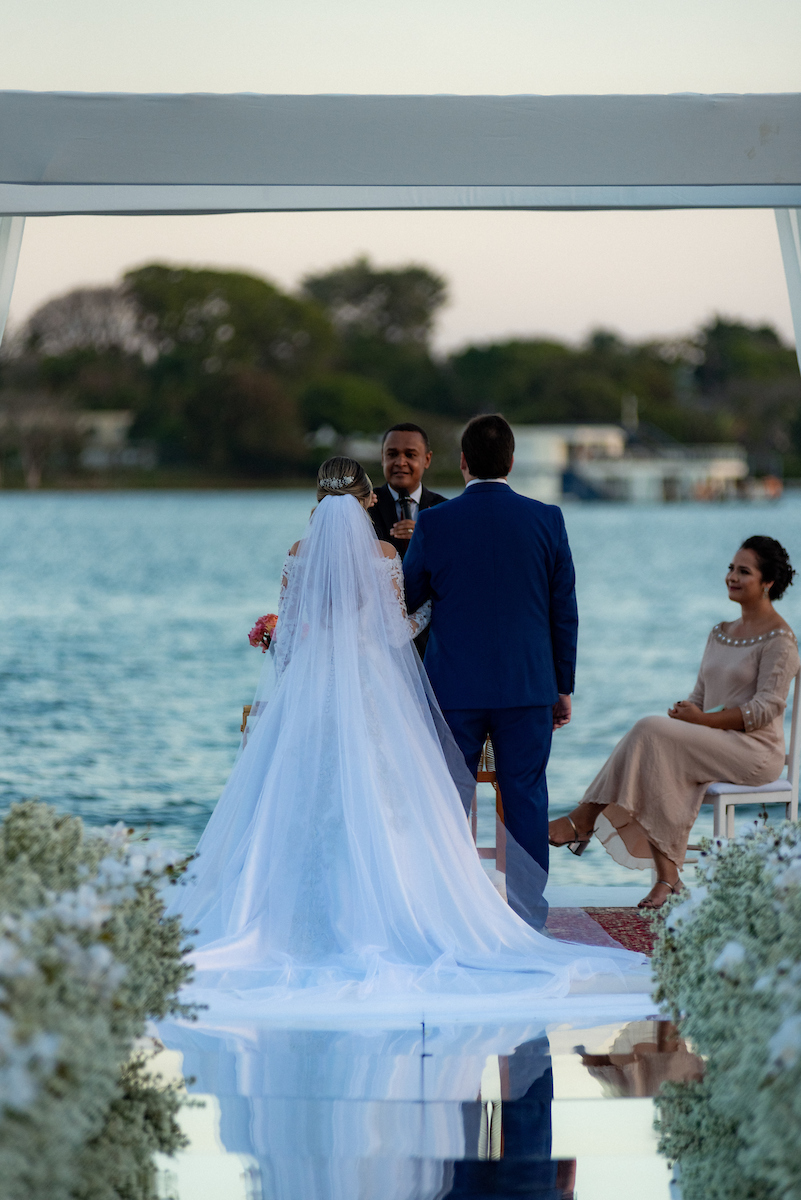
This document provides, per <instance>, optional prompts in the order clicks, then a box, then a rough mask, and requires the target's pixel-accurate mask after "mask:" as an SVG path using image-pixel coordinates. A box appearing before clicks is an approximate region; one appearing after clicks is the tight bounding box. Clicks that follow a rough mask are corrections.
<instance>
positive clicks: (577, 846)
mask: <svg viewBox="0 0 801 1200" xmlns="http://www.w3.org/2000/svg"><path fill="white" fill-rule="evenodd" d="M794 575H795V571H794V570H793V568H792V567H791V566H790V560H789V558H788V556H787V551H786V550H785V549H784V547H783V546H781V545H780V544H779V542H777V541H775V540H774V539H773V538H769V537H751V538H748V540H747V541H745V542H743V544H742V546H741V547H740V549H739V550H738V551H737V553H736V554H735V556H734V560H733V561H732V563H731V565H730V566H729V570H728V573H727V575H726V586H727V588H728V591H729V599H730V600H733V601H735V603H737V604H739V605H740V608H741V610H742V612H741V616H740V618H739V619H738V620H736V621H728V622H725V621H724V622H722V623H721V624H719V625H716V626H715V627H714V629H713V630H712V632H711V633H710V635H709V638H708V639H707V643H706V649H705V650H704V657H703V659H702V662H701V670H700V671H699V673H698V681H697V682H696V685H695V688H694V689H693V692H692V694H691V695H690V696H689V697H688V698H687V699H686V700H679V701H678V702H677V703H676V704H675V705H674V707H673V708H671V709H669V710H668V715H667V716H666V717H644V718H643V719H642V720H641V721H638V722H637V724H636V725H635V726H634V728H633V729H631V730H630V731H629V733H627V734H626V736H625V737H624V738H622V739H621V740H620V741H619V742H618V744H617V746H615V749H614V750H613V751H612V754H611V755H610V757H609V758H608V759H607V761H606V762H605V763H604V765H603V767H602V768H601V770H600V771H599V773H598V774H597V775H596V777H595V779H594V780H593V781H592V783H591V784H590V786H589V787H588V788H587V791H586V792H585V793H584V799H583V800H582V802H581V804H579V806H578V808H576V809H574V810H573V812H572V813H570V815H569V816H567V817H559V818H558V820H555V821H551V822H550V825H549V840H550V843H551V845H552V846H569V848H570V849H571V850H572V851H573V853H574V854H581V853H582V851H583V850H584V849H585V847H586V846H587V845H588V844H589V839H590V836H591V834H593V833H595V834H596V836H597V837H598V838H599V840H600V841H601V844H602V845H603V846H604V848H605V849H606V850H607V851H608V853H609V854H611V855H612V857H613V858H614V859H615V860H616V861H617V862H619V863H621V864H622V865H623V866H626V867H632V868H634V867H638V868H640V869H643V868H646V867H652V866H653V867H654V868H655V869H656V874H657V882H656V883H655V884H654V886H653V887H652V888H651V891H650V892H649V893H648V895H647V896H646V897H645V899H644V900H642V901H641V902H640V908H661V906H662V905H663V904H664V903H665V901H666V900H667V898H668V897H669V896H670V895H671V893H674V892H678V891H679V890H680V888H681V880H680V879H679V869H680V868H681V866H682V864H683V863H684V856H685V853H686V850H687V840H688V838H689V835H690V830H691V828H692V826H693V822H694V821H695V819H696V817H697V816H698V810H699V808H700V807H701V801H702V800H703V797H704V793H705V791H706V789H707V786H708V785H709V784H710V783H712V782H713V781H714V780H716V779H722V780H725V781H726V782H728V783H738V784H746V785H749V786H754V787H759V786H760V785H761V784H764V783H770V782H772V781H773V780H774V779H778V778H779V776H780V775H781V772H782V767H783V766H784V754H785V749H784V722H783V716H784V710H785V707H786V704H787V693H788V691H789V689H790V683H791V681H792V679H793V676H794V675H795V673H796V672H797V670H798V667H799V658H798V646H797V643H796V639H795V635H794V634H793V631H792V629H790V626H789V625H788V624H787V622H786V621H784V620H782V618H781V617H780V616H779V614H778V613H777V612H776V610H775V609H774V607H773V604H772V601H774V600H778V599H780V598H781V596H782V595H783V594H784V592H785V590H786V589H787V587H788V586H789V585H790V584H791V583H792V581H793V576H794Z"/></svg>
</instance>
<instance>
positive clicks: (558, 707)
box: [553, 692, 573, 729]
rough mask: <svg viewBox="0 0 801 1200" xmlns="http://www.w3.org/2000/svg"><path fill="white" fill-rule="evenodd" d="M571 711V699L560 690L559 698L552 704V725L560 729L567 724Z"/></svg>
mask: <svg viewBox="0 0 801 1200" xmlns="http://www.w3.org/2000/svg"><path fill="white" fill-rule="evenodd" d="M572 713H573V700H572V697H570V696H563V695H562V694H561V692H560V694H559V699H558V700H557V701H556V704H554V706H553V727H554V729H562V728H564V726H565V725H569V723H570V717H571V715H572Z"/></svg>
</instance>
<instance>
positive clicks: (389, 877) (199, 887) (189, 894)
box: [170, 495, 650, 1021]
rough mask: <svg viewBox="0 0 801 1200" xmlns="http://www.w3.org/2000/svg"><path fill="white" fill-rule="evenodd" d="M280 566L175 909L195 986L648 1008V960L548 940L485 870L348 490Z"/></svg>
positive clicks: (391, 580) (281, 1008)
mask: <svg viewBox="0 0 801 1200" xmlns="http://www.w3.org/2000/svg"><path fill="white" fill-rule="evenodd" d="M288 562H289V565H288V568H287V570H286V573H285V578H284V584H283V590H282V598H281V602H280V606H279V620H278V626H277V629H276V635H275V639H274V642H273V647H272V649H271V654H270V656H269V657H270V658H271V659H272V662H271V664H270V665H269V666H268V667H267V668H266V673H267V681H266V682H265V683H263V684H262V685H260V691H259V693H258V695H257V699H256V703H255V704H254V709H253V715H252V717H251V719H250V721H249V736H248V737H247V741H246V744H245V745H244V746H243V749H242V751H241V753H240V755H239V757H238V758H237V761H236V763H235V765H234V768H233V771H232V773H231V776H230V778H229V780H228V783H227V785H226V787H225V789H224V791H223V793H222V795H221V797H220V800H219V803H218V804H217V807H216V809H215V811H214V813H213V815H212V817H211V819H210V821H209V824H208V826H207V828H206V831H205V832H204V834H203V836H202V838H201V840H200V843H199V845H198V848H197V859H196V861H195V862H193V863H192V867H191V870H190V876H191V877H190V879H189V880H188V881H187V882H186V884H185V885H184V886H182V887H180V888H179V889H177V894H176V895H175V898H174V900H173V902H172V905H171V908H170V911H171V912H172V913H180V915H181V917H182V920H183V923H184V925H185V927H187V928H190V929H196V930H197V933H196V934H195V935H194V936H193V938H192V940H193V942H194V946H195V949H194V951H193V953H192V961H193V962H194V965H195V969H196V976H195V980H194V982H193V984H192V985H191V987H189V988H187V989H186V991H185V996H184V998H185V999H187V1000H195V1001H200V1002H202V1003H204V1004H207V1005H208V1006H209V1007H210V1009H211V1013H212V1014H216V1015H221V1016H222V1015H225V1014H226V1013H242V1012H245V1011H247V1012H248V1013H250V1014H253V1015H257V1016H262V1017H264V1018H266V1019H271V1020H274V1019H280V1018H281V1017H282V1016H283V1017H286V1018H292V1019H293V1020H299V1021H305V1020H314V1019H319V1018H320V1017H321V1016H326V1017H328V1018H330V1017H331V1016H332V1014H339V1016H340V1017H342V1018H345V1017H346V1016H347V1014H351V1015H353V1016H354V1017H364V1018H370V1017H374V1018H376V1019H378V1018H380V1017H387V1016H394V1017H398V1018H400V1019H402V1020H408V1019H417V1018H425V1017H427V1016H432V1015H436V1016H437V1017H438V1018H440V1019H447V1018H448V1017H453V1018H458V1017H466V1016H468V1015H474V1016H475V1015H477V1014H481V1013H493V1014H495V1015H497V1014H499V1013H500V1012H505V1013H510V1014H515V1013H524V1012H525V1013H530V1012H531V1011H532V1010H533V1008H534V1007H537V1008H543V1007H545V1008H548V1009H554V1008H558V1006H559V1002H564V1000H565V999H566V998H573V1000H572V1001H571V1002H575V1003H578V1004H580V1005H586V1004H587V1003H589V1002H590V998H591V997H592V996H598V998H599V999H600V996H601V995H602V994H605V995H606V997H607V999H610V998H611V996H612V995H615V994H617V995H618V996H619V995H621V994H624V993H625V994H628V995H629V1002H630V1004H631V1005H632V1006H633V1011H640V1010H641V1009H642V1006H643V1004H646V1003H647V995H648V991H649V982H650V980H649V972H648V967H647V960H646V959H644V958H643V956H641V955H637V954H632V953H630V952H628V951H625V950H622V949H620V950H617V949H614V948H606V947H594V946H579V945H574V944H569V943H563V942H558V941H554V940H552V939H551V938H549V937H547V936H545V935H543V934H540V933H538V932H536V931H535V930H534V929H532V928H531V927H530V926H529V925H527V924H526V923H525V922H524V921H523V920H521V919H520V917H518V916H517V915H516V914H515V913H514V912H512V910H511V909H510V908H509V907H508V906H507V905H506V904H505V902H504V901H503V900H502V899H501V897H500V896H499V895H498V893H497V891H496V890H495V888H494V887H493V885H492V883H491V882H490V880H489V879H488V877H487V875H486V873H485V871H484V869H483V867H482V866H481V863H480V860H479V858H478V855H477V853H476V849H475V846H474V844H473V841H472V838H471V835H470V830H469V826H468V822H467V820H466V819H465V810H464V807H463V799H462V797H460V792H459V790H458V788H457V784H456V782H454V776H455V777H456V779H457V781H458V782H460V783H461V784H462V785H464V784H465V780H464V778H463V776H464V770H465V769H464V764H463V762H462V764H461V770H462V778H460V776H459V770H458V766H454V759H453V757H452V751H453V749H454V746H453V743H452V741H451V740H450V739H449V737H448V732H447V729H446V727H444V722H443V720H442V716H441V713H440V712H439V709H438V707H437V705H436V701H435V699H434V697H433V693H432V692H431V689H430V686H429V685H428V681H427V678H426V676H425V672H424V671H423V670H422V667H421V664H420V661H419V658H418V657H417V655H416V652H415V651H414V648H413V646H412V644H411V640H410V638H411V636H412V633H413V630H412V629H410V626H409V622H408V618H407V614H406V611H405V607H404V604H403V599H402V589H401V587H400V583H399V571H398V564H397V560H392V559H389V558H387V557H385V555H384V553H383V551H382V544H381V543H380V542H379V541H378V540H377V538H376V536H375V533H374V532H373V529H372V526H371V523H370V520H369V518H368V516H367V513H366V511H365V509H364V507H363V506H362V505H361V504H360V503H359V501H358V500H357V499H356V498H355V496H353V495H339V496H337V495H327V496H325V498H324V499H323V500H322V501H321V503H320V504H319V506H318V507H317V509H316V510H315V512H314V514H313V516H312V519H311V521H310V523H309V526H308V529H307V531H306V534H305V536H304V538H303V540H302V541H301V542H300V543H299V544H298V549H297V553H296V555H294V557H293V558H292V559H290V560H288ZM476 636H480V632H479V631H477V634H476ZM449 760H450V763H451V767H450V769H449ZM452 772H453V773H452ZM466 784H467V787H468V788H469V786H470V781H469V780H467V781H466Z"/></svg>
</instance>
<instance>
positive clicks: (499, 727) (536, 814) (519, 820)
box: [443, 704, 553, 893]
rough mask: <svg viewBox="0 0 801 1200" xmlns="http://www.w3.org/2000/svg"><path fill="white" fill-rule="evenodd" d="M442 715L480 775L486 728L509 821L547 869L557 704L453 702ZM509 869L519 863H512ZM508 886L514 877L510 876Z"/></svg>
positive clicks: (514, 833)
mask: <svg viewBox="0 0 801 1200" xmlns="http://www.w3.org/2000/svg"><path fill="white" fill-rule="evenodd" d="M443 715H444V717H445V720H446V721H447V722H448V725H449V726H450V729H451V732H452V733H453V736H454V738H455V740H456V744H457V745H458V747H459V749H460V750H461V752H462V754H463V755H464V757H465V762H466V763H467V766H468V769H469V770H470V772H471V773H472V774H473V775H475V774H476V771H477V770H478V760H479V758H480V756H481V750H482V747H483V745H484V740H485V738H486V736H487V734H489V735H490V737H491V738H492V745H493V747H494V748H495V770H496V773H497V777H498V787H499V788H500V790H501V797H502V799H503V817H504V824H505V825H506V828H507V829H508V831H509V833H511V835H512V837H513V838H514V839H515V841H516V842H517V843H518V845H520V846H522V848H523V849H524V850H525V851H526V852H527V853H528V854H530V855H531V857H532V858H533V859H534V861H535V862H537V863H539V865H540V866H541V867H542V869H543V870H544V871H545V872H546V874H547V871H548V784H547V782H546V779H545V768H546V767H547V765H548V756H549V754H550V752H551V738H552V734H553V707H552V705H549V704H548V705H537V706H536V707H526V708H449V709H446V710H444V712H443ZM509 869H512V870H513V869H514V868H513V867H512V863H511V862H510V863H509V864H508V868H507V870H509ZM507 886H508V889H509V892H510V893H511V892H512V891H513V890H515V889H514V880H513V879H511V878H510V879H509V880H508V881H507Z"/></svg>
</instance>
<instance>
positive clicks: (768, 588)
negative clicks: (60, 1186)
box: [762, 583, 770, 600]
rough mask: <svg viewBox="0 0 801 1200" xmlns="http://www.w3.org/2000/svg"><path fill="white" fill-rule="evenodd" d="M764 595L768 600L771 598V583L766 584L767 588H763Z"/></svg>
mask: <svg viewBox="0 0 801 1200" xmlns="http://www.w3.org/2000/svg"><path fill="white" fill-rule="evenodd" d="M762 595H763V596H764V597H765V599H766V600H767V598H768V597H769V596H770V584H769V583H766V584H765V586H764V587H763V589H762Z"/></svg>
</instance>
